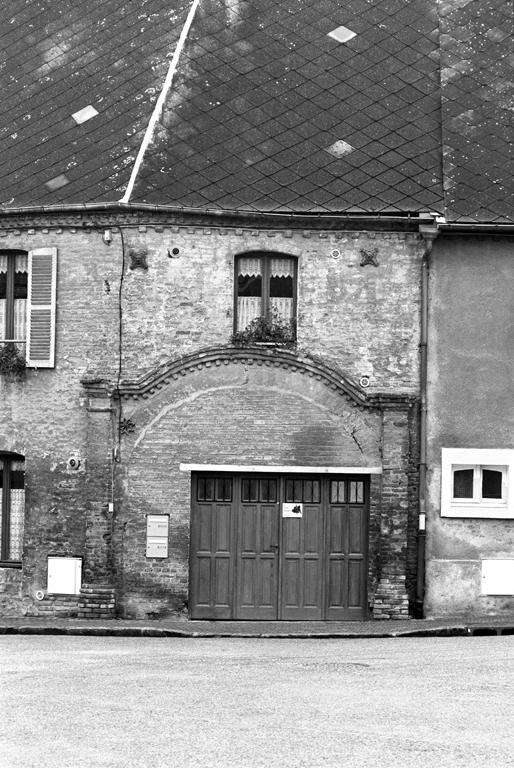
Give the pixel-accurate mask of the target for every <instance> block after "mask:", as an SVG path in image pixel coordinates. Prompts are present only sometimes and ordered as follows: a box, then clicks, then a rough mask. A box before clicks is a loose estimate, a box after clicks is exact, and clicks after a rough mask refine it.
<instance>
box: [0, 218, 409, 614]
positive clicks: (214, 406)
mask: <svg viewBox="0 0 514 768" xmlns="http://www.w3.org/2000/svg"><path fill="white" fill-rule="evenodd" d="M142 220H143V218H142ZM57 223H58V222H55V224H57ZM83 223H84V221H83V222H82V224H83ZM391 229H392V227H391V226H389V225H387V226H384V225H383V224H382V225H380V226H377V225H374V226H371V225H370V227H369V229H367V230H366V229H359V230H356V229H355V226H354V227H353V229H346V230H345V229H343V228H341V230H340V231H337V230H336V231H330V230H327V229H303V228H302V229H290V230H280V229H276V228H275V229H273V228H266V229H260V228H257V227H252V228H250V227H248V226H243V227H228V226H227V227H223V226H220V225H219V222H216V223H215V225H213V224H205V225H202V226H198V225H195V222H194V220H192V221H190V222H188V223H184V224H183V225H180V226H171V225H169V224H167V223H166V222H163V223H160V224H156V223H151V222H149V223H139V224H138V225H137V226H135V225H133V226H130V225H125V226H121V227H114V226H111V227H110V228H109V238H110V240H109V243H108V244H106V242H105V240H106V239H108V238H106V236H105V229H104V228H103V227H101V226H100V227H99V226H91V227H88V228H85V227H83V226H75V227H69V226H49V227H46V228H44V230H43V229H40V228H31V229H26V230H24V229H20V230H17V231H16V233H14V232H12V231H10V232H9V231H4V237H3V239H2V246H3V250H5V251H6V252H7V251H9V249H13V248H16V249H19V250H26V251H32V250H34V249H38V248H43V247H51V248H56V249H57V260H58V268H57V275H58V277H57V303H56V345H55V367H54V368H48V369H43V368H34V369H31V368H28V369H27V371H26V376H25V378H24V380H23V381H21V382H17V381H8V380H7V379H6V377H2V382H1V386H2V390H3V397H2V411H3V413H2V422H1V423H2V429H1V433H0V434H1V444H0V450H1V451H2V452H3V453H4V454H8V453H10V454H16V455H18V456H21V457H23V458H24V463H25V499H26V507H25V509H26V514H25V530H24V537H23V542H24V543H23V558H22V564H23V567H22V568H21V569H18V568H14V569H12V568H5V569H2V577H3V579H2V593H1V594H2V610H3V611H8V612H9V611H10V612H12V611H14V612H16V613H28V614H31V615H41V614H45V613H46V612H48V611H53V612H57V613H59V612H62V611H72V612H77V611H78V612H79V613H80V614H82V613H84V612H85V613H88V612H92V613H93V614H94V611H92V608H95V607H98V605H100V604H102V605H104V606H109V608H103V609H99V608H98V610H103V611H105V612H108V611H109V610H110V609H111V607H112V605H111V603H112V594H113V593H110V592H101V591H100V592H98V590H97V588H98V587H100V588H102V589H106V590H107V589H114V590H115V592H114V594H115V597H116V605H117V610H118V611H119V612H120V613H122V614H123V615H127V616H132V615H133V616H145V615H156V614H157V615H160V614H168V613H182V614H184V613H185V612H187V610H188V605H189V602H190V600H191V595H190V577H189V574H190V568H191V563H190V520H191V483H192V478H194V477H196V475H198V472H200V473H201V470H202V468H204V469H205V470H206V471H208V472H211V473H212V472H214V473H215V474H216V473H218V474H219V473H220V472H222V476H224V477H231V478H232V477H234V478H236V477H239V476H241V477H242V476H244V475H245V473H246V475H248V473H249V472H251V473H256V475H255V476H256V477H261V476H263V473H264V475H270V476H272V477H273V478H274V479H276V480H277V481H278V482H279V483H280V481H281V478H286V477H288V478H290V479H291V478H296V479H303V480H305V479H308V480H309V479H310V480H312V479H314V480H315V482H318V481H320V480H321V479H322V478H324V477H328V478H339V480H340V481H342V482H344V479H345V477H346V476H347V477H348V478H350V477H351V478H352V479H353V481H354V482H357V483H359V484H360V483H363V484H364V485H365V488H366V490H365V491H364V493H365V498H366V504H367V510H368V511H366V520H365V531H366V534H365V539H366V540H365V541H363V542H362V553H361V555H362V558H363V560H364V561H365V565H364V566H363V567H364V568H365V572H366V576H365V580H364V581H363V582H362V584H361V581H362V578H363V577H362V574H361V575H359V576H356V578H357V579H358V582H359V583H358V584H357V585H354V586H353V587H351V588H352V589H354V590H356V591H357V592H359V596H358V600H357V603H358V604H359V611H360V615H362V616H368V615H375V616H376V615H379V616H397V615H406V614H407V612H408V603H409V598H410V600H411V602H412V600H413V598H414V591H413V590H414V588H415V531H416V520H417V419H418V400H419V360H418V358H419V351H418V346H419V311H420V285H419V277H420V264H421V259H422V256H423V252H424V245H423V241H422V239H421V238H420V236H419V234H418V232H417V231H416V229H415V225H411V224H408V225H406V226H403V227H402V229H403V231H391ZM255 254H261V255H262V256H263V257H264V258H273V256H274V255H277V256H280V257H287V258H290V259H294V260H295V263H296V264H297V272H296V296H297V298H296V341H295V343H286V344H284V343H280V342H278V343H273V344H270V343H267V344H266V343H264V344H263V343H262V342H261V343H259V342H256V343H255V342H253V341H252V340H250V343H246V342H244V343H238V342H237V341H236V342H234V337H233V334H234V313H235V312H236V311H237V304H235V298H234V296H235V294H234V290H235V286H234V284H235V281H237V276H235V263H236V259H237V258H238V257H241V256H242V255H243V256H244V255H253V256H255ZM73 458H75V459H76V465H75V464H74V463H73V461H70V459H73ZM191 467H193V468H194V469H193V470H191ZM284 482H285V480H284ZM334 482H335V481H334ZM364 485H363V486H362V487H363V488H364ZM359 488H360V485H359ZM327 492H328V491H327ZM348 493H349V491H348ZM359 493H360V491H359ZM348 500H349V499H347V501H348ZM340 501H342V498H341V499H340ZM362 501H364V497H363V498H362ZM275 506H276V507H277V509H279V502H278V500H277V502H276V503H275ZM327 514H328V513H327ZM149 516H150V518H152V519H153V516H165V517H166V520H167V521H168V520H169V528H168V531H167V534H166V535H167V536H168V552H167V553H166V556H165V557H161V556H157V557H151V556H147V546H148V540H147V538H148V537H147V526H148V520H149V519H150V518H149ZM168 516H169V517H168ZM298 522H299V521H291V525H295V524H297V523H298ZM282 525H286V521H282ZM242 535H243V534H242ZM324 535H327V534H326V532H325V533H323V532H320V536H322V537H323V536H324ZM324 547H325V544H324V542H322V549H323V548H324ZM347 554H348V553H347ZM318 555H319V563H320V565H319V568H320V572H319V573H317V575H316V578H317V579H321V583H320V585H319V587H317V589H318V591H319V595H318V602H319V606H318V608H319V610H320V611H321V613H320V617H321V615H324V614H323V612H324V611H325V610H326V601H327V600H328V597H327V594H326V593H327V590H328V586H327V584H328V581H327V579H328V580H330V578H331V577H330V574H329V570H330V567H331V566H330V564H329V562H328V560H329V559H330V557H329V555H328V554H327V553H325V554H323V552H319V553H318ZM49 557H50V558H53V560H52V563H54V562H55V558H64V559H72V558H76V559H80V561H81V567H82V592H81V593H80V595H73V596H69V597H67V598H66V597H62V596H56V595H54V594H52V592H51V590H50V591H49V589H48V584H49V582H48V578H49V576H48V567H49V561H48V558H49ZM230 557H232V555H230ZM303 557H304V559H305V557H306V554H305V552H304V553H303ZM300 559H301V558H300ZM236 560H237V555H236V554H234V562H235V561H236ZM304 565H305V564H304ZM233 567H235V568H237V566H236V565H234V566H233ZM277 567H278V568H280V565H279V563H278V561H277ZM284 567H285V566H284ZM305 567H306V568H309V567H310V566H309V565H308V563H307V565H305ZM63 578H65V577H63ZM87 590H89V591H87ZM91 590H93V591H91ZM95 590H96V591H95ZM320 590H321V591H320ZM97 592H98V593H97ZM42 595H43V598H42V599H37V598H38V597H39V598H41V596H42ZM91 595H92V596H91ZM95 600H96V603H95ZM101 601H102V602H101ZM231 610H233V611H237V606H232V608H231ZM277 610H278V609H277ZM232 615H233V614H232Z"/></svg>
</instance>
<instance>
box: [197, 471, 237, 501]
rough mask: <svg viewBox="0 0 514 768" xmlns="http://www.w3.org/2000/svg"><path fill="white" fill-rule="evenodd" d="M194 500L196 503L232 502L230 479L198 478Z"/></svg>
mask: <svg viewBox="0 0 514 768" xmlns="http://www.w3.org/2000/svg"><path fill="white" fill-rule="evenodd" d="M196 498H197V501H232V480H231V478H230V477H199V478H198V482H197V490H196Z"/></svg>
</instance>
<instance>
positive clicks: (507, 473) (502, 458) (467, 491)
mask: <svg viewBox="0 0 514 768" xmlns="http://www.w3.org/2000/svg"><path fill="white" fill-rule="evenodd" d="M513 482H514V450H511V449H502V448H498V449H495V448H484V449H479V448H443V449H442V451H441V517H483V518H513V517H514V490H513V488H512V485H513Z"/></svg>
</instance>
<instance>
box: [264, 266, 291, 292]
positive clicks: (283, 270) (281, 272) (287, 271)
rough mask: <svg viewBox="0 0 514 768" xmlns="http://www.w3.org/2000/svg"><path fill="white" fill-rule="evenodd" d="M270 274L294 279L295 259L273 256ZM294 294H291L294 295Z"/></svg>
mask: <svg viewBox="0 0 514 768" xmlns="http://www.w3.org/2000/svg"><path fill="white" fill-rule="evenodd" d="M270 275H271V277H272V278H280V279H290V280H291V284H292V279H293V275H294V259H289V258H285V259H284V258H276V257H273V258H272V259H271V261H270ZM288 295H289V294H287V293H277V296H288ZM292 295H293V294H291V296H292Z"/></svg>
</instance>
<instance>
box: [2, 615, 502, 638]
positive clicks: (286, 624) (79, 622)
mask: <svg viewBox="0 0 514 768" xmlns="http://www.w3.org/2000/svg"><path fill="white" fill-rule="evenodd" d="M16 634H18V635H92V636H105V637H195V638H201V637H203V638H209V637H211V638H212V637H261V638H272V637H274V638H306V639H309V638H369V637H456V636H477V635H514V615H513V616H512V617H507V618H505V617H503V618H501V619H499V618H494V617H491V618H484V619H469V620H466V619H463V618H461V617H459V618H455V619H449V618H446V619H410V620H406V621H394V620H393V621H184V620H182V621H181V620H176V619H166V618H164V619H157V620H152V621H150V620H136V619H109V620H105V619H103V620H95V619H51V618H30V617H27V618H1V617H0V635H16Z"/></svg>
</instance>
